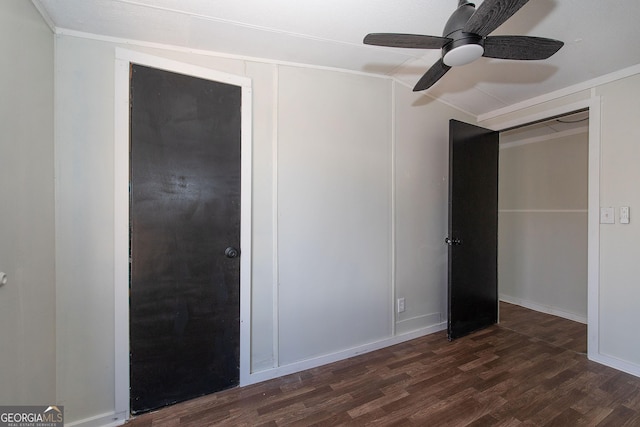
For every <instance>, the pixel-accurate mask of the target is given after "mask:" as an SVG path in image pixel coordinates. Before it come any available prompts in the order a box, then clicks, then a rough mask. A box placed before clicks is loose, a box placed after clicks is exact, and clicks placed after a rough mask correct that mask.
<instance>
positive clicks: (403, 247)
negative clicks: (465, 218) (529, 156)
mask: <svg viewBox="0 0 640 427" xmlns="http://www.w3.org/2000/svg"><path fill="white" fill-rule="evenodd" d="M394 104H395V107H394V108H395V122H394V124H395V147H394V170H395V175H394V176H395V179H394V199H395V212H394V225H395V237H396V238H395V253H394V261H395V297H396V298H405V308H406V311H405V312H403V313H397V314H396V332H397V333H404V332H408V331H411V330H415V329H417V328H421V327H425V326H428V325H432V324H434V323H439V322H446V320H447V245H445V243H444V238H445V237H446V235H447V221H448V216H447V212H448V210H447V206H448V200H449V120H450V119H457V120H461V121H466V122H469V123H473V122H474V121H475V120H474V119H473V118H472V117H470V116H468V115H465V114H463V113H461V112H460V111H457V110H454V109H453V108H448V107H445V106H443V105H441V104H440V103H439V102H437V101H434V100H433V99H431V98H428V97H426V96H423V95H421V94H416V93H415V92H412V91H411V90H410V89H408V88H406V87H404V86H401V85H398V84H396V85H395V98H394Z"/></svg>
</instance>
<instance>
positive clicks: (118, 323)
mask: <svg viewBox="0 0 640 427" xmlns="http://www.w3.org/2000/svg"><path fill="white" fill-rule="evenodd" d="M132 63H135V64H140V65H144V66H148V67H153V68H158V69H161V70H166V71H171V72H175V73H179V74H185V75H188V76H192V77H197V78H202V79H206V80H213V81H217V82H221V83H226V84H230V85H234V86H239V87H240V88H241V93H242V94H241V100H242V106H241V116H242V118H241V120H242V122H241V142H240V143H241V190H240V209H241V212H240V249H241V250H242V256H241V257H240V386H242V385H245V384H247V383H248V382H249V376H250V370H251V366H250V363H251V360H250V355H251V349H250V344H251V253H252V251H251V151H252V150H251V142H252V136H251V128H252V124H251V123H252V116H251V111H252V106H251V99H252V95H251V92H252V87H251V79H250V78H248V77H244V76H237V75H232V74H227V73H222V72H219V71H215V70H212V69H209V68H204V67H200V66H196V65H191V64H187V63H182V62H178V61H173V60H169V59H165V58H161V57H157V56H153V55H149V54H145V53H141V52H136V51H131V50H127V49H122V48H116V50H115V130H114V293H115V301H114V313H115V324H114V341H115V364H114V388H115V415H116V416H117V419H120V420H126V419H128V418H129V415H130V403H129V395H130V393H129V369H130V366H129V283H130V276H129V82H130V76H129V70H130V65H131V64H132Z"/></svg>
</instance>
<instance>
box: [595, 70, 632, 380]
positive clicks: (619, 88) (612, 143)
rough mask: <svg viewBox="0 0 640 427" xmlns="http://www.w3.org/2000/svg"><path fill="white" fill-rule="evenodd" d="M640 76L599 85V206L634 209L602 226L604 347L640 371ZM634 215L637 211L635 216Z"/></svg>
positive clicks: (606, 351)
mask: <svg viewBox="0 0 640 427" xmlns="http://www.w3.org/2000/svg"><path fill="white" fill-rule="evenodd" d="M639 93H640V75H638V74H636V75H635V76H633V77H629V78H626V79H623V80H620V81H616V82H613V83H609V84H606V85H604V86H602V87H599V88H598V94H599V95H601V96H602V151H601V156H602V157H601V164H602V175H601V177H602V179H601V186H600V205H601V206H613V207H615V208H616V215H618V214H619V207H620V206H630V207H631V224H627V225H624V224H620V223H619V221H618V219H617V218H616V224H603V225H601V227H600V281H601V284H600V330H601V333H600V351H601V353H602V354H603V355H606V356H610V357H612V358H615V359H620V360H622V361H625V362H630V363H631V364H632V365H633V367H635V368H637V371H636V372H637V373H636V375H640V340H639V339H638V335H637V332H636V331H637V329H636V328H637V325H640V310H638V305H637V302H638V301H640V263H639V262H638V260H639V259H640V245H639V244H638V242H640V240H639V239H640V216H638V215H639V214H640V191H638V183H639V182H640V168H639V167H638V162H639V160H640V120H638V118H640V97H638V95H637V94H639ZM634 214H635V215H634Z"/></svg>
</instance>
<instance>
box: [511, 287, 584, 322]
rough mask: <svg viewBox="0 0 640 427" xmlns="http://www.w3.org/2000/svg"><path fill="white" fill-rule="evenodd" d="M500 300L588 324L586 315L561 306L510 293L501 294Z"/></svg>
mask: <svg viewBox="0 0 640 427" xmlns="http://www.w3.org/2000/svg"><path fill="white" fill-rule="evenodd" d="M500 301H504V302H508V303H509V304H515V305H519V306H521V307H524V308H528V309H530V310H535V311H539V312H541V313H546V314H552V315H554V316H558V317H562V318H564V319H568V320H573V321H574V322H579V323H583V324H585V325H586V324H587V317H586V316H582V315H579V314H575V313H570V312H568V311H564V310H561V309H559V308H555V307H550V306H547V305H543V304H538V303H535V302H531V301H528V300H525V299H522V298H515V297H512V296H509V295H503V294H500Z"/></svg>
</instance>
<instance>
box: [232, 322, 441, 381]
mask: <svg viewBox="0 0 640 427" xmlns="http://www.w3.org/2000/svg"><path fill="white" fill-rule="evenodd" d="M446 328H447V324H446V322H443V323H438V324H435V325H432V326H429V327H425V328H421V329H417V330H415V331H412V332H408V333H405V334H400V335H396V336H394V337H390V338H385V339H383V340H380V341H375V342H372V343H369V344H365V345H361V346H358V347H353V348H350V349H347V350H342V351H338V352H336V353H331V354H326V355H323V356H319V357H314V358H312V359H306V360H301V361H299V362H295V363H291V364H289V365H284V366H278V367H277V368H272V369H267V370H264V371H260V372H253V373H251V374H250V375H249V378H248V381H247V383H245V384H241V385H242V386H246V385H250V384H256V383H259V382H262V381H267V380H271V379H273V378H278V377H282V376H284V375H289V374H293V373H296V372H300V371H304V370H307V369H312V368H317V367H318V366H322V365H327V364H329V363H333V362H337V361H340V360H344V359H348V358H350V357H353V356H358V355H360V354H365V353H369V352H371V351H375V350H380V349H382V348H385V347H389V346H392V345H395V344H400V343H402V342H405V341H409V340H412V339H415V338H419V337H422V336H425V335H430V334H433V333H435V332H439V331H442V330H444V329H446Z"/></svg>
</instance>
